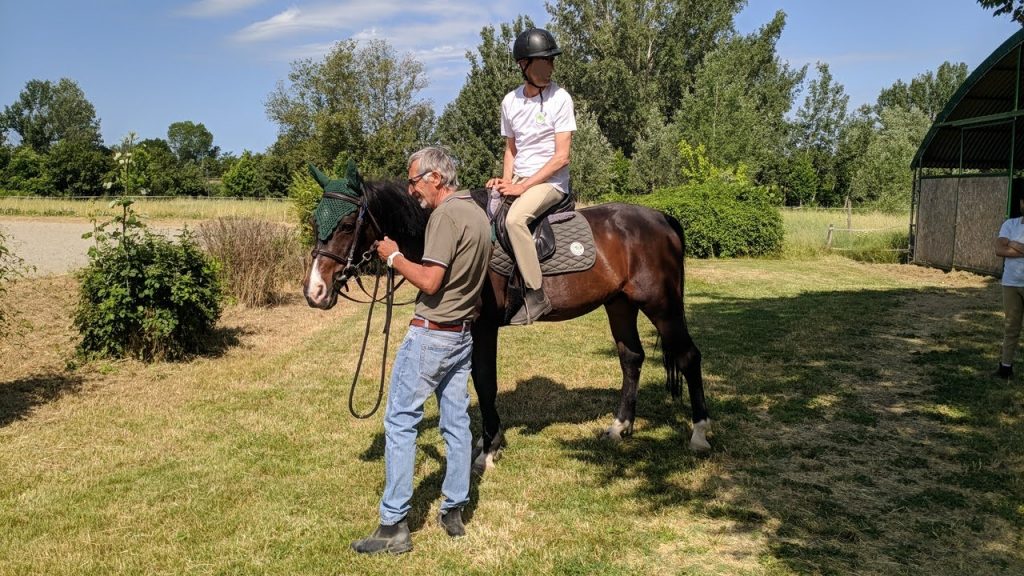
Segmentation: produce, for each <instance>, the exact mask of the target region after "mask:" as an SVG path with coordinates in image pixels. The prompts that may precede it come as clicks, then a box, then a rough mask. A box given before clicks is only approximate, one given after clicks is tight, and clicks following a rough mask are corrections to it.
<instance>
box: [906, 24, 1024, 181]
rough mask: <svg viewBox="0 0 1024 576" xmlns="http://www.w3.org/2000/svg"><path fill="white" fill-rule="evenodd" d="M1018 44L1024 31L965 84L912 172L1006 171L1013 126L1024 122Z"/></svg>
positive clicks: (931, 131)
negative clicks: (952, 169) (953, 170)
mask: <svg viewBox="0 0 1024 576" xmlns="http://www.w3.org/2000/svg"><path fill="white" fill-rule="evenodd" d="M1022 44H1024V28H1022V29H1021V30H1019V31H1017V33H1015V34H1014V35H1013V36H1010V38H1009V39H1007V40H1006V41H1005V42H1003V43H1002V45H1000V46H999V48H996V50H995V51H994V52H992V55H990V56H989V57H988V58H986V59H985V61H984V62H982V63H981V65H979V66H978V67H977V68H976V69H975V70H974V72H972V73H971V75H970V76H968V77H967V79H966V80H964V83H963V84H961V85H960V88H959V89H957V91H956V93H955V94H953V97H952V98H950V99H949V102H948V103H947V104H946V107H945V108H943V110H942V112H941V113H940V114H939V115H938V117H937V118H936V119H935V122H934V123H932V127H931V128H930V129H929V130H928V133H927V134H926V135H925V137H924V140H923V141H922V143H921V147H920V148H918V150H917V154H915V155H914V160H913V162H912V163H911V165H910V166H911V168H960V167H963V168H968V169H989V168H996V169H1007V168H1009V164H1010V152H1011V150H1012V148H1013V147H1012V145H1011V144H1012V143H1011V142H1010V140H1011V139H1012V134H1013V131H1012V123H1013V121H1014V120H1015V119H1016V118H1018V117H1020V116H1024V111H1021V110H1018V102H1017V100H1018V96H1017V94H1018V83H1019V82H1020V81H1021V78H1020V75H1019V74H1018V69H1019V67H1020V48H1021V45H1022ZM1018 132H1024V131H1018ZM1022 137H1024V135H1022V134H1018V136H1017V139H1018V141H1020V140H1022ZM1018 144H1020V142H1018ZM1017 148H1018V149H1021V147H1020V146H1019V145H1018V147H1017ZM961 150H962V152H963V159H962V163H961Z"/></svg>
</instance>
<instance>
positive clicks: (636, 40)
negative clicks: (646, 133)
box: [548, 0, 745, 156]
mask: <svg viewBox="0 0 1024 576" xmlns="http://www.w3.org/2000/svg"><path fill="white" fill-rule="evenodd" d="M744 4H745V1H744V0H645V1H643V2H637V1H635V0H559V1H558V2H557V3H555V4H553V5H552V4H549V5H548V12H549V13H550V14H551V18H552V28H553V30H554V32H555V34H556V37H557V39H558V42H559V45H560V46H561V48H562V49H563V50H564V51H565V55H564V56H563V57H561V58H559V60H558V63H557V77H558V78H559V82H560V83H562V84H563V85H564V86H565V87H566V88H567V89H568V90H569V92H570V93H571V94H572V95H573V97H574V98H575V99H577V100H579V101H582V102H585V103H586V104H587V105H588V106H589V107H590V110H591V111H593V112H594V114H595V115H596V116H597V119H598V122H599V124H600V125H601V129H602V131H603V132H604V134H605V135H607V136H608V138H609V140H610V142H611V144H612V145H613V146H614V147H616V148H619V149H621V150H622V151H623V152H625V154H626V155H627V156H632V154H633V152H634V147H635V144H636V142H637V140H639V138H640V135H641V132H642V130H643V129H644V125H645V123H646V119H647V118H648V116H649V114H650V113H651V112H652V111H657V112H660V113H661V114H662V116H663V117H665V118H672V117H673V116H674V115H675V112H676V110H678V109H679V107H680V106H681V105H682V102H683V100H684V99H685V97H686V96H687V95H688V94H689V93H690V91H691V90H692V89H693V86H694V84H695V82H696V70H697V68H698V67H699V65H700V64H701V63H702V62H703V61H704V58H705V57H706V55H707V54H708V53H709V52H710V51H711V50H712V49H713V48H714V47H715V46H717V44H718V41H719V40H720V38H721V37H722V35H724V34H727V33H729V32H731V31H732V29H733V28H732V24H733V17H734V16H735V15H736V14H737V13H738V12H739V10H740V8H742V6H743V5H744Z"/></svg>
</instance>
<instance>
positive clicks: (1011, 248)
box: [996, 236, 1024, 258]
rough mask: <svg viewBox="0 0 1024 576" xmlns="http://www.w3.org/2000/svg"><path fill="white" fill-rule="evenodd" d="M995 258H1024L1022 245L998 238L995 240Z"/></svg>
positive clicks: (1023, 245)
mask: <svg viewBox="0 0 1024 576" xmlns="http://www.w3.org/2000/svg"><path fill="white" fill-rule="evenodd" d="M996 256H1002V257H1003V258H1024V244H1021V243H1020V242H1017V241H1016V240H1010V239H1009V238H1003V237H1002V236H1000V237H999V238H996Z"/></svg>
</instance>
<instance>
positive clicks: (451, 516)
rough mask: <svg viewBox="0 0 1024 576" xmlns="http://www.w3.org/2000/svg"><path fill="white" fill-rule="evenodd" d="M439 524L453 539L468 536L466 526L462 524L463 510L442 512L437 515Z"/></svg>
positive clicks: (454, 509)
mask: <svg viewBox="0 0 1024 576" xmlns="http://www.w3.org/2000/svg"><path fill="white" fill-rule="evenodd" d="M437 523H438V524H440V525H441V527H442V528H444V531H445V532H447V533H448V535H449V536H451V537H452V538H461V537H463V536H465V535H466V526H465V525H464V524H463V523H462V508H452V509H451V510H441V511H440V512H438V513H437Z"/></svg>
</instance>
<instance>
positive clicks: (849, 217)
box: [846, 196, 853, 230]
mask: <svg viewBox="0 0 1024 576" xmlns="http://www.w3.org/2000/svg"><path fill="white" fill-rule="evenodd" d="M852 228H853V202H850V197H849V196H847V197H846V229H847V230H851V229H852Z"/></svg>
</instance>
